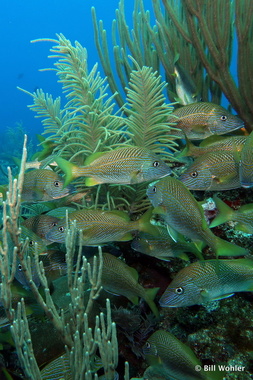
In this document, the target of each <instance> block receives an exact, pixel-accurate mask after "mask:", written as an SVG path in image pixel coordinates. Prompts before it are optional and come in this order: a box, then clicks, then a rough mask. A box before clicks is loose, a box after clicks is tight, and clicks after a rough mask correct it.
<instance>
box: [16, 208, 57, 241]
mask: <svg viewBox="0 0 253 380" xmlns="http://www.w3.org/2000/svg"><path fill="white" fill-rule="evenodd" d="M58 222H59V218H56V217H54V216H51V215H44V214H43V215H36V216H32V217H30V218H28V219H26V220H24V221H23V222H22V226H25V227H26V228H28V229H29V230H31V231H33V232H34V233H35V234H36V235H38V236H39V237H40V238H41V239H42V240H43V241H44V243H45V244H46V245H49V244H52V242H51V241H49V240H47V239H46V238H45V236H46V234H47V233H48V232H49V231H50V230H51V228H52V227H54V226H56V225H57V223H58Z"/></svg>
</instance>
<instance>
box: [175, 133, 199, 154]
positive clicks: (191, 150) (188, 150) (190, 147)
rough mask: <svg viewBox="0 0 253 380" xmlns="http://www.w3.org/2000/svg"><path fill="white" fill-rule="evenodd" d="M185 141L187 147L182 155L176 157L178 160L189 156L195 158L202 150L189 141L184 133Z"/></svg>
mask: <svg viewBox="0 0 253 380" xmlns="http://www.w3.org/2000/svg"><path fill="white" fill-rule="evenodd" d="M184 139H185V147H184V148H183V149H182V151H181V152H180V153H178V154H177V155H176V157H177V158H183V157H187V156H193V157H194V156H195V155H196V152H197V151H198V150H199V149H200V148H199V147H197V146H196V145H194V144H193V143H192V142H191V140H189V139H188V137H187V136H186V134H185V133H184Z"/></svg>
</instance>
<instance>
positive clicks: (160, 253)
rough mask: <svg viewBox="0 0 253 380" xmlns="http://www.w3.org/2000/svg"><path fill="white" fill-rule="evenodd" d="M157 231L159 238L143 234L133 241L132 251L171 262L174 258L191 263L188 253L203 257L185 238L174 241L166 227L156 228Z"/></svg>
mask: <svg viewBox="0 0 253 380" xmlns="http://www.w3.org/2000/svg"><path fill="white" fill-rule="evenodd" d="M156 229H157V231H158V234H157V236H152V235H149V234H147V233H145V232H141V233H140V234H139V235H138V236H137V237H136V238H135V239H134V240H133V241H132V243H131V247H132V249H134V250H135V251H137V252H141V253H144V254H145V255H149V256H153V257H156V258H157V259H160V260H165V261H169V260H170V259H171V258H172V257H179V258H180V259H182V260H186V261H189V257H188V256H187V254H186V252H192V253H194V254H195V255H196V256H197V257H199V258H200V257H201V252H200V251H199V250H198V249H197V247H196V246H195V244H194V243H189V242H187V241H186V240H184V239H183V238H181V239H180V240H177V241H175V240H173V239H172V237H171V236H170V234H169V232H168V229H167V228H166V227H162V226H156Z"/></svg>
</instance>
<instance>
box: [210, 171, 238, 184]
mask: <svg viewBox="0 0 253 380" xmlns="http://www.w3.org/2000/svg"><path fill="white" fill-rule="evenodd" d="M235 176H236V173H230V174H226V175H224V176H221V177H216V176H213V177H212V180H213V181H214V182H216V183H223V184H225V183H228V182H230V181H231V180H232V179H233V178H234V177H235Z"/></svg>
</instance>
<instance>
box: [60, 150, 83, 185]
mask: <svg viewBox="0 0 253 380" xmlns="http://www.w3.org/2000/svg"><path fill="white" fill-rule="evenodd" d="M55 161H56V163H57V165H58V166H59V168H60V169H61V170H62V171H63V172H64V173H65V177H64V187H66V186H68V185H69V184H70V182H71V181H73V179H75V178H77V177H79V175H78V174H77V173H76V170H77V169H78V166H76V165H74V164H72V163H71V162H69V161H67V160H64V158H61V157H57V158H56V159H55Z"/></svg>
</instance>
